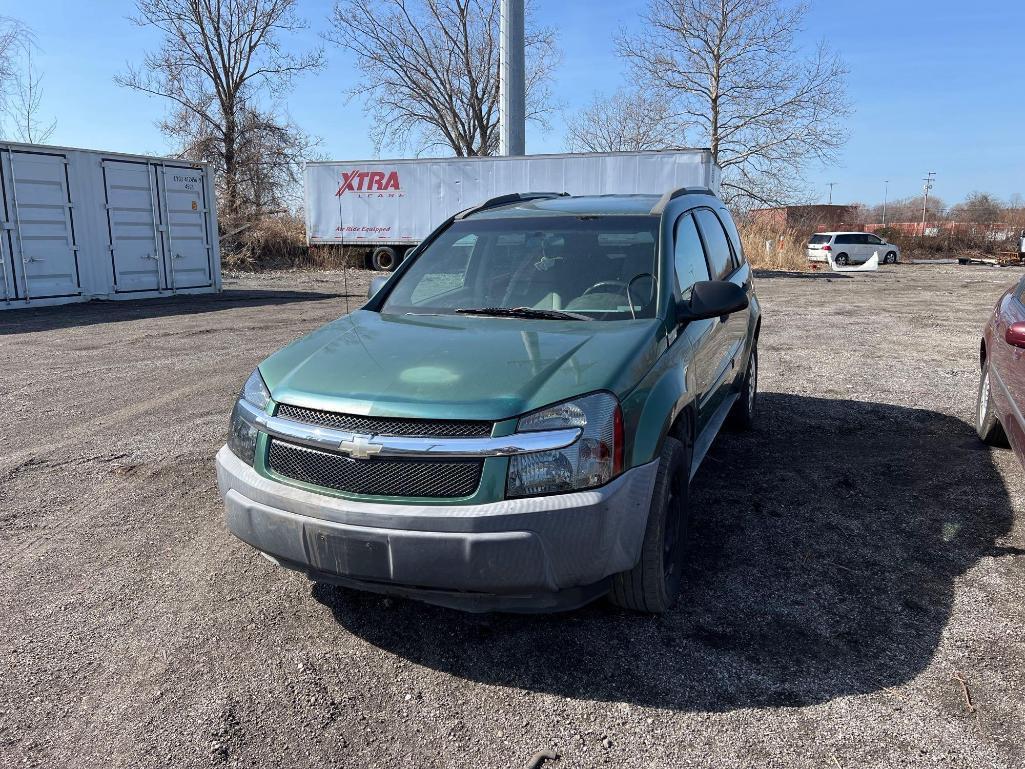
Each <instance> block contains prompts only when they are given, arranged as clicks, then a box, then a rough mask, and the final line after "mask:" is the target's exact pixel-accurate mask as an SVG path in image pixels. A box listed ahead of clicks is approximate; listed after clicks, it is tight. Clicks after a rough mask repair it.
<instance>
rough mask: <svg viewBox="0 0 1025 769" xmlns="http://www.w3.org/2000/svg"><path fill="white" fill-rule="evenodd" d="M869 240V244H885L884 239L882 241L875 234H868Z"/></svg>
mask: <svg viewBox="0 0 1025 769" xmlns="http://www.w3.org/2000/svg"><path fill="white" fill-rule="evenodd" d="M868 242H869V245H872V246H881V245H882V244H883V241H881V240H880V239H879V238H877V237H876V236H875V235H869V236H868Z"/></svg>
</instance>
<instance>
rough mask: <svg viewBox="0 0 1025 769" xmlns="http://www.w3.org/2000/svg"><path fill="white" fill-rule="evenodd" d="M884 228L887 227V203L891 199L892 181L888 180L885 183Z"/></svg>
mask: <svg viewBox="0 0 1025 769" xmlns="http://www.w3.org/2000/svg"><path fill="white" fill-rule="evenodd" d="M883 184H884V185H885V186H884V187H883V227H885V226H886V201H887V199H888V198H889V197H890V180H889V179H887V180H886V181H884V182H883Z"/></svg>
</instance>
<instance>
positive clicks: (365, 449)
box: [338, 435, 384, 459]
mask: <svg viewBox="0 0 1025 769" xmlns="http://www.w3.org/2000/svg"><path fill="white" fill-rule="evenodd" d="M372 437H373V436H370V435H354V436H352V440H351V441H342V442H341V443H339V444H338V448H340V449H341V450H342V451H345V452H347V453H348V455H349V456H350V457H352V458H353V459H370V457H372V456H373V455H374V454H380V453H381V449H383V448H384V446H382V445H381V444H380V443H371V442H370V439H371V438H372Z"/></svg>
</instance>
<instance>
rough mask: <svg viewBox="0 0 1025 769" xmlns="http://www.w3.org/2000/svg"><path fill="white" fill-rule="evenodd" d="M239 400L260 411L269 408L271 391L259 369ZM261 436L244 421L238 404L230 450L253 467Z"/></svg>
mask: <svg viewBox="0 0 1025 769" xmlns="http://www.w3.org/2000/svg"><path fill="white" fill-rule="evenodd" d="M238 399H239V400H244V401H248V402H249V403H251V404H253V405H254V406H256V407H258V408H260V409H265V408H267V404H268V403H270V391H269V390H268V389H267V385H265V384H264V383H263V377H261V376H260V370H259V369H257V370H256V371H254V372H253V373H252V374H250V375H249V379H247V380H246V383H245V384H244V385H242V392H241V393H240V394H239V396H238ZM259 435H260V432H259V430H257V429H256V428H255V427H253V426H252V425H250V424H249V423H248V422H246V421H245V420H244V419H242V417H241V415H240V414H239V408H238V403H237V402H236V403H235V408H234V409H232V411H231V425H230V427H229V430H228V448H229V449H231V451H232V453H233V454H234V455H235V456H236V457H238V458H239V459H241V460H242V461H243V462H245V463H246V464H249V465H251V464H253V460H254V459H255V458H256V439H257V438H258V437H259Z"/></svg>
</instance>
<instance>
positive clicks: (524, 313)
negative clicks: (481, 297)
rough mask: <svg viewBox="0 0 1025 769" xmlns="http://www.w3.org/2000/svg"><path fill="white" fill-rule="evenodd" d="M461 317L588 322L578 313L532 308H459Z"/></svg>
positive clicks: (585, 317)
mask: <svg viewBox="0 0 1025 769" xmlns="http://www.w3.org/2000/svg"><path fill="white" fill-rule="evenodd" d="M456 312H458V313H459V314H461V315H492V316H494V317H496V318H530V319H535V320H590V318H589V317H587V316H586V315H581V314H580V313H578V312H564V311H563V310H539V309H536V308H534V307H460V308H459V309H458V310H456Z"/></svg>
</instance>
